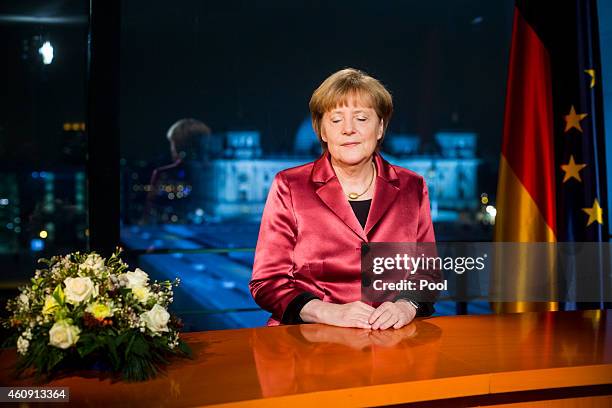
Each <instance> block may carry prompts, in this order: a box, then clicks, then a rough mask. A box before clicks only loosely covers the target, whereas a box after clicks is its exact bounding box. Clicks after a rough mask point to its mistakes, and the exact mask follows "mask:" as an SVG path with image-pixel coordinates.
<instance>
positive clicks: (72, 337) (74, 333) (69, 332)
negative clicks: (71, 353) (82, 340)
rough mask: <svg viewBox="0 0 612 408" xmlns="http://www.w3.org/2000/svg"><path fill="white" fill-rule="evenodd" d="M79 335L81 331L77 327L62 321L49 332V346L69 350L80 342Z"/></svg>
mask: <svg viewBox="0 0 612 408" xmlns="http://www.w3.org/2000/svg"><path fill="white" fill-rule="evenodd" d="M79 333H81V330H80V329H79V328H78V327H77V326H73V325H71V324H68V323H67V322H66V321H64V320H62V321H60V322H57V323H55V324H54V325H53V327H51V330H49V344H50V345H52V346H55V347H58V348H61V349H67V348H68V347H70V346H72V345H73V344H76V342H77V341H78V340H79Z"/></svg>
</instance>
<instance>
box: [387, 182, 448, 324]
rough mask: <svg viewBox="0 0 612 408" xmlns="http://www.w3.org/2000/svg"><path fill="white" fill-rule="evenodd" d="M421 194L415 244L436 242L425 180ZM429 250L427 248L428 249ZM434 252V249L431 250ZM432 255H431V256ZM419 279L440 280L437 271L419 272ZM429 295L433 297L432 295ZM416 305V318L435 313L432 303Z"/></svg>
mask: <svg viewBox="0 0 612 408" xmlns="http://www.w3.org/2000/svg"><path fill="white" fill-rule="evenodd" d="M421 184H422V186H421V194H420V197H419V199H420V203H419V215H418V217H419V220H418V224H417V236H416V242H436V237H435V234H434V228H433V221H432V220H431V209H430V203H429V191H428V190H427V184H426V183H425V179H423V178H421ZM428 249H429V248H428ZM431 250H432V251H435V249H434V248H432V249H431ZM432 255H433V254H432ZM419 278H421V279H426V280H428V281H430V282H438V281H439V280H440V276H439V271H435V270H434V271H429V270H427V271H421V272H420V273H419ZM429 295H432V296H433V295H434V294H433V293H431V294H429ZM412 296H413V294H412V293H411V292H410V291H403V292H400V293H399V295H398V296H397V297H396V298H395V300H398V299H407V300H412V299H411V297H412ZM412 301H414V300H412ZM414 302H415V303H416V304H417V305H418V309H417V314H416V315H417V317H425V316H431V315H432V314H433V313H434V312H435V308H434V302H423V301H420V302H416V301H414Z"/></svg>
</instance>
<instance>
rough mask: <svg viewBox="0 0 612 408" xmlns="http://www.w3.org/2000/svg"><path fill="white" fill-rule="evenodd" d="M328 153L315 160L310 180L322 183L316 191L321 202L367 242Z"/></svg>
mask: <svg viewBox="0 0 612 408" xmlns="http://www.w3.org/2000/svg"><path fill="white" fill-rule="evenodd" d="M328 155H329V153H328V152H325V153H324V154H323V156H321V157H320V158H319V159H318V160H317V161H315V164H314V166H313V169H312V181H313V182H315V183H318V184H319V183H323V184H322V185H320V186H319V187H318V188H317V190H316V193H317V195H318V196H319V198H320V199H321V201H323V203H325V205H326V206H327V207H328V208H329V209H330V210H332V212H333V213H334V214H336V216H337V217H338V218H340V219H341V220H342V222H343V223H344V224H346V225H347V226H348V227H349V228H350V229H351V230H352V231H353V232H354V233H355V234H357V235H358V236H359V238H361V239H362V240H364V241H366V242H367V237H366V234H365V233H364V230H363V228H361V224H359V221H358V220H357V217H355V213H354V212H353V209H352V208H351V205H350V204H349V202H348V199H347V198H346V197H345V195H344V192H343V191H342V186H341V185H340V181H338V177H336V173H334V169H333V168H332V166H331V163H330V162H329V159H328Z"/></svg>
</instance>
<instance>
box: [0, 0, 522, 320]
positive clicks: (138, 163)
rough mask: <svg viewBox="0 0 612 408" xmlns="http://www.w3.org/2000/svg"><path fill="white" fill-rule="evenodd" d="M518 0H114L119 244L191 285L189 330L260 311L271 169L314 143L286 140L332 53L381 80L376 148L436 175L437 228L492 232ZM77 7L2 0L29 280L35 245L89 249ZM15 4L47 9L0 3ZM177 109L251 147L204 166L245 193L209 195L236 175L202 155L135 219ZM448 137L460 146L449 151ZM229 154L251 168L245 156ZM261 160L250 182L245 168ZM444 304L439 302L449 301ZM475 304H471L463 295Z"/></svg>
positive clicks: (83, 41)
mask: <svg viewBox="0 0 612 408" xmlns="http://www.w3.org/2000/svg"><path fill="white" fill-rule="evenodd" d="M513 4H514V2H513V1H511V0H504V1H501V2H500V1H497V2H491V1H487V0H467V1H460V2H457V1H445V0H434V1H430V2H426V3H423V2H418V1H416V0H410V1H385V2H383V3H374V2H372V1H363V0H360V1H355V0H351V1H347V0H337V1H333V2H327V1H314V2H313V1H291V2H287V1H281V0H268V1H265V2H247V1H238V0H232V1H224V2H202V1H196V0H184V1H181V2H179V3H178V4H176V5H173V6H172V7H168V4H167V3H164V2H143V1H125V2H122V8H123V9H122V19H121V26H122V29H121V50H120V72H121V75H120V78H121V84H120V90H121V95H120V96H121V103H120V138H121V160H120V166H121V184H120V185H118V186H117V188H120V189H121V192H122V202H121V222H122V226H123V227H122V244H123V245H124V246H125V248H126V249H127V254H128V256H129V257H130V261H131V262H132V263H135V264H137V265H138V266H140V267H142V268H143V269H145V270H147V271H148V272H149V273H150V274H151V275H153V276H154V277H157V278H173V277H174V276H176V275H177V274H179V275H181V278H182V279H183V280H184V281H186V282H188V285H189V287H190V291H193V289H194V288H198V289H197V290H196V291H195V293H196V294H195V295H194V294H193V293H192V294H191V295H187V294H186V293H182V294H180V295H177V302H176V303H177V304H176V307H177V308H179V309H182V310H183V311H185V314H184V316H189V315H190V314H189V313H188V311H191V312H192V314H193V315H194V316H196V317H195V318H194V319H193V320H192V321H189V319H187V320H188V323H189V324H191V325H192V326H191V327H192V328H194V329H202V328H224V327H243V326H249V325H251V326H252V325H259V324H263V323H262V322H264V321H265V317H266V316H267V314H265V313H263V312H261V311H260V310H258V308H257V306H256V305H255V304H254V302H253V301H252V299H251V298H250V295H249V294H248V289H247V287H246V283H247V282H248V279H249V277H250V267H251V265H252V256H253V252H252V250H253V248H254V246H255V242H256V238H257V231H258V222H257V217H258V214H260V212H258V211H260V209H261V208H262V206H263V202H264V201H265V193H266V192H267V187H268V186H267V185H266V182H267V180H269V181H270V182H271V177H273V175H274V173H275V172H276V171H279V170H281V169H282V168H284V167H290V166H293V165H297V164H300V163H304V162H307V161H311V160H313V159H314V158H316V156H313V155H312V153H310V154H309V152H307V151H302V152H300V151H299V149H297V148H296V146H297V145H299V143H298V142H299V141H300V140H301V142H300V143H302V144H304V143H306V144H307V143H308V142H304V140H307V137H310V136H312V138H314V137H315V136H314V134H310V135H308V132H309V130H308V129H306V130H304V129H305V127H304V124H305V123H306V124H307V120H308V116H309V112H308V101H309V98H310V95H311V94H312V91H313V90H314V89H315V88H316V86H318V84H319V83H320V82H321V81H322V80H323V79H324V78H326V77H327V76H328V75H329V74H330V73H332V72H334V71H336V70H338V69H341V68H344V67H355V68H359V69H362V70H364V71H366V72H368V73H369V74H371V75H373V76H374V77H376V78H378V79H380V80H381V81H382V82H383V83H384V84H385V85H386V86H387V87H388V88H389V90H390V91H391V92H392V94H393V97H394V105H395V112H394V115H393V118H392V120H391V123H390V125H389V128H388V134H387V141H386V144H385V146H384V148H383V155H385V154H386V155H388V156H389V158H390V161H391V162H394V160H395V162H396V164H400V165H404V166H405V167H408V168H413V169H414V170H415V171H417V172H420V173H422V174H423V175H424V176H425V177H426V178H427V179H428V182H429V183H430V184H431V185H432V187H434V189H435V187H436V183H438V182H439V183H441V184H440V185H439V186H438V188H439V194H447V198H446V199H444V198H443V197H442V198H440V202H439V204H440V217H439V218H437V219H436V221H437V222H436V231H437V235H438V239H441V240H444V239H447V240H490V239H491V237H492V235H491V225H490V224H491V222H493V220H494V213H492V211H494V210H489V211H488V210H487V207H488V206H491V205H494V203H495V189H496V185H497V168H498V161H499V152H500V145H501V136H502V129H503V109H504V96H505V89H506V74H507V73H506V69H507V58H508V53H509V42H510V32H511V23H512V10H513ZM87 10H88V2H86V1H79V0H66V1H60V0H55V1H49V2H36V1H15V0H10V1H4V2H3V4H2V5H0V36H1V38H2V39H3V40H2V41H0V51H2V55H3V66H4V70H5V75H6V77H7V78H9V79H10V80H9V82H8V84H7V85H8V86H7V87H6V89H5V91H3V94H4V98H0V259H1V260H2V261H3V265H5V270H6V272H5V273H4V276H3V278H2V279H3V282H4V287H6V288H11V287H14V285H15V283H16V282H17V283H18V282H22V281H24V280H25V279H27V276H29V275H30V274H31V272H32V270H33V268H34V261H35V259H37V258H38V257H40V256H47V255H49V254H55V253H59V252H68V251H72V250H79V249H81V250H84V249H86V248H87V235H88V229H87V203H86V195H87V185H86V177H85V173H84V172H85V163H86V152H87V131H86V128H85V122H86V117H87V101H86V85H87V72H86V63H87V54H86V51H87V30H88V27H87ZM26 14H29V15H34V16H37V15H38V16H46V17H49V18H56V20H53V22H51V23H46V24H45V23H41V22H38V23H36V22H32V23H16V22H15V21H11V20H10V18H8V17H7V16H12V15H26ZM2 16H4V17H2ZM67 16H68V17H69V18H67ZM45 41H51V42H52V43H53V47H54V50H55V56H54V60H53V63H52V64H49V65H45V64H42V63H41V56H40V55H39V51H38V50H39V48H40V47H41V46H42V44H43V43H44V42H45ZM181 118H196V119H198V120H201V121H202V122H204V123H206V124H207V125H208V126H209V127H210V128H211V129H212V133H213V136H214V137H216V138H218V139H219V140H220V141H221V143H222V144H223V148H224V149H225V150H227V149H228V148H230V147H231V148H238V149H243V150H246V151H251V152H252V153H247V156H243V158H242V159H238V158H237V157H238V156H236V155H235V154H234V153H235V149H234V153H232V154H229V153H227V151H225V152H221V153H220V154H219V155H218V156H217V157H215V158H214V159H215V160H216V161H215V162H214V163H215V164H213V167H214V166H217V167H215V168H216V169H217V170H215V171H221V170H219V169H227V176H224V177H226V178H224V180H227V183H230V182H236V183H237V184H236V185H239V184H240V183H242V184H243V185H245V186H246V185H248V188H247V187H244V189H243V191H244V194H242V196H241V195H240V191H239V187H237V188H238V190H236V192H237V194H238V195H237V196H236V198H235V200H237V201H243V202H248V203H250V204H249V205H250V207H249V209H248V210H245V208H246V207H245V206H244V205H242V206H240V205H238V206H236V207H235V210H227V209H225V210H221V206H219V205H216V204H215V202H219V200H221V198H220V197H224V198H223V200H225V201H224V202H227V201H228V200H229V199H227V197H228V194H229V195H231V192H232V191H233V190H232V188H233V187H232V188H229V187H228V188H227V189H226V190H227V191H225V190H224V189H223V186H221V187H220V188H208V187H206V186H208V184H205V183H206V182H207V181H202V180H206V178H207V176H209V177H208V179H209V180H210V179H216V177H217V176H215V174H217V173H215V172H214V171H212V170H210V168H207V169H208V170H205V171H201V172H200V173H199V174H200V176H199V181H194V180H185V182H184V183H183V182H180V183H178V184H176V185H173V186H172V187H171V190H169V193H170V192H172V195H173V196H172V199H173V200H174V201H173V203H176V202H178V201H180V200H179V198H178V197H176V195H175V193H176V192H177V191H181V196H182V195H184V196H185V197H182V198H184V199H187V198H188V197H187V195H188V194H184V192H185V188H186V187H187V186H189V189H190V190H189V191H190V193H191V192H192V196H191V198H189V199H190V200H191V203H190V205H188V206H186V207H181V206H179V205H178V204H177V205H176V208H175V206H174V204H173V203H170V202H169V201H170V200H169V201H168V202H169V204H167V207H168V208H169V210H168V212H167V214H166V215H167V216H166V218H159V219H157V220H156V221H155V222H148V221H143V217H142V214H143V211H144V207H145V204H146V202H145V201H146V197H147V193H148V192H149V191H150V189H151V188H152V187H151V186H150V185H149V179H150V177H151V174H152V171H153V169H155V168H157V167H160V166H163V165H166V164H169V163H171V158H170V151H169V146H168V140H167V138H166V132H167V130H168V128H169V127H170V126H171V125H172V124H173V123H174V122H176V121H177V120H178V119H181ZM232 135H234V136H232ZM240 135H243V136H240ZM244 135H251V136H249V137H251V138H252V139H249V140H250V141H249V142H248V146H247V145H246V144H245V145H240V143H247V142H246V141H245V140H247V139H248V138H247V139H245V136H244ZM300 135H301V136H300ZM304 135H306V136H304ZM444 135H446V139H445V137H444ZM298 136H299V137H298ZM232 137H233V138H234V139H232ZM236 137H238V139H240V138H241V137H242V139H240V140H242V142H236V140H237V139H235V138H236ZM448 137H450V139H449V138H448ZM453 138H454V139H453ZM255 139H257V140H255ZM232 140H234V141H232ZM394 140H395V141H394ZM453 140H455V142H453ZM459 140H461V143H460V144H461V146H468V147H469V148H468V149H467V153H465V152H463V153H461V152H459V151H458V150H456V147H457V143H459V142H457V141H459ZM313 141H314V143H315V145H316V140H313ZM232 143H234V144H236V143H238V145H237V146H233V145H232ZM406 145H411V146H416V147H415V148H414V149H406V148H405V146H406ZM402 146H404V147H402ZM257 148H260V151H257V152H256V151H255V150H256V149H257ZM253 149H255V150H253ZM249 154H250V156H249ZM245 157H246V159H245ZM249 160H250V161H249ZM238 163H242V164H238ZM237 166H238V167H237ZM240 166H246V168H248V169H247V170H244V171H243V172H242V173H241V170H240V168H239V167H240ZM249 166H250V167H249ZM444 166H451V167H444ZM452 166H455V167H452ZM457 169H459V170H457ZM461 169H463V170H461ZM223 171H226V170H223ZM242 174H248V175H249V176H243V175H242ZM256 176H257V177H258V178H257V182H255V181H253V180H254V179H251V178H249V177H256ZM451 176H452V177H451ZM245 177H246V179H245ZM444 177H446V179H445V178H444ZM453 177H455V178H453ZM457 177H458V178H457ZM436 180H438V181H436ZM466 183H467V184H466ZM179 185H180V190H179V189H178V188H179ZM226 186H229V184H226ZM232 186H233V184H232ZM166 187H167V186H166ZM250 189H252V191H251V190H250ZM228 191H229V192H228ZM253 194H255V195H253ZM483 194H484V195H483ZM194 197H196V199H194ZM241 197H242V198H241ZM197 200H200V201H197ZM215 200H217V201H215ZM231 200H234V198H232V199H231ZM231 200H230V201H231ZM445 200H446V201H445ZM434 201H435V200H434ZM433 204H435V205H436V206H437V205H438V203H437V202H435V203H432V205H433ZM179 207H180V209H179ZM232 208H234V207H232ZM445 210H450V212H449V211H446V213H445V212H444V211H445ZM232 211H234V212H232ZM492 215H493V216H492ZM118 222H119V220H118ZM9 226H10V227H9ZM185 250H189V251H190V252H189V251H187V252H186V251H185ZM198 250H201V253H193V251H198ZM210 250H215V251H216V253H212V252H210ZM219 250H221V251H220V252H219ZM156 251H157V252H160V251H161V252H164V251H165V252H169V253H156ZM146 252H152V253H149V254H145V253H146ZM213 252H214V251H213ZM137 265H134V266H137ZM453 307H454V306H452V305H450V306H447V307H446V308H445V306H444V305H442V307H441V308H440V309H439V312H441V313H454V309H453ZM483 310H484V308H479V306H477V305H476V306H475V308H474V309H472V312H478V311H483ZM194 311H195V312H194ZM202 313H203V315H202ZM202 316H204V317H202ZM215 316H216V317H215ZM219 316H221V317H219Z"/></svg>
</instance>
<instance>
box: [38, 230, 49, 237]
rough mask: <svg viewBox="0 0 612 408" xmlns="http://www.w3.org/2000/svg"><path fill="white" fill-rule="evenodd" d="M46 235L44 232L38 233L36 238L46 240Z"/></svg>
mask: <svg viewBox="0 0 612 408" xmlns="http://www.w3.org/2000/svg"><path fill="white" fill-rule="evenodd" d="M47 235H48V234H47V231H45V230H42V231H40V233H39V234H38V236H39V237H41V238H42V239H45V238H47Z"/></svg>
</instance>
